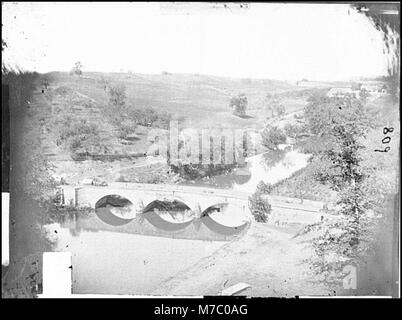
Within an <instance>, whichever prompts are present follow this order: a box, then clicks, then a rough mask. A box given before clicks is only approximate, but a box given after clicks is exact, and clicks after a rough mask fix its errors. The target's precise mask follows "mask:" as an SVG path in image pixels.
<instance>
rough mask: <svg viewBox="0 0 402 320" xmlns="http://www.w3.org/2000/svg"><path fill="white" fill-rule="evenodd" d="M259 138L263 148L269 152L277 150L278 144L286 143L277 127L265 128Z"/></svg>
mask: <svg viewBox="0 0 402 320" xmlns="http://www.w3.org/2000/svg"><path fill="white" fill-rule="evenodd" d="M261 137H262V144H263V145H264V147H266V148H268V149H270V150H277V149H278V145H279V144H283V143H286V135H285V134H284V133H283V131H282V130H281V129H279V128H278V127H268V126H267V127H265V129H264V130H263V131H262V133H261Z"/></svg>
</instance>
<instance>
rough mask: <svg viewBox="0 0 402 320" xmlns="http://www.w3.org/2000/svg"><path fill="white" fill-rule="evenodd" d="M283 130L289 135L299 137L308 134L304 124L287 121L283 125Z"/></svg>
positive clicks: (294, 137)
mask: <svg viewBox="0 0 402 320" xmlns="http://www.w3.org/2000/svg"><path fill="white" fill-rule="evenodd" d="M283 130H284V131H285V133H286V135H287V136H288V137H290V138H293V139H297V138H299V137H300V136H302V135H305V134H306V131H307V128H306V126H304V125H296V124H291V123H287V124H285V126H284V127H283Z"/></svg>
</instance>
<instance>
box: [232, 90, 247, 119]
mask: <svg viewBox="0 0 402 320" xmlns="http://www.w3.org/2000/svg"><path fill="white" fill-rule="evenodd" d="M247 105H248V100H247V97H246V95H245V94H244V93H240V94H239V95H237V96H235V97H232V98H231V99H230V102H229V107H230V108H232V109H233V114H234V115H236V116H239V117H242V116H245V115H246V109H247Z"/></svg>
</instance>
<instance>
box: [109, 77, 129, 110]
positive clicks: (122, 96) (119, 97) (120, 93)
mask: <svg viewBox="0 0 402 320" xmlns="http://www.w3.org/2000/svg"><path fill="white" fill-rule="evenodd" d="M108 95H109V104H110V105H111V106H112V107H113V108H114V110H113V111H120V112H124V111H125V110H124V107H125V105H126V98H127V96H126V87H125V86H124V85H121V84H117V85H110V86H109V87H108Z"/></svg>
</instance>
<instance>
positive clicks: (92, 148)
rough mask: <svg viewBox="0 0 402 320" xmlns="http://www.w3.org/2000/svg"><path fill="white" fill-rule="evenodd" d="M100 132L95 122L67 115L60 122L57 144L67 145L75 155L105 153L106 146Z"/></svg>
mask: <svg viewBox="0 0 402 320" xmlns="http://www.w3.org/2000/svg"><path fill="white" fill-rule="evenodd" d="M99 134H100V132H99V129H98V126H97V125H96V124H95V123H89V122H87V121H86V120H85V119H77V118H74V117H71V116H67V117H65V118H64V119H63V120H62V121H61V123H59V134H58V139H57V145H61V144H64V145H66V146H67V148H68V149H69V151H70V152H71V153H72V155H74V156H75V155H89V154H95V153H103V152H104V150H105V148H106V146H105V145H104V144H103V143H102V140H101V139H100V137H99Z"/></svg>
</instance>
